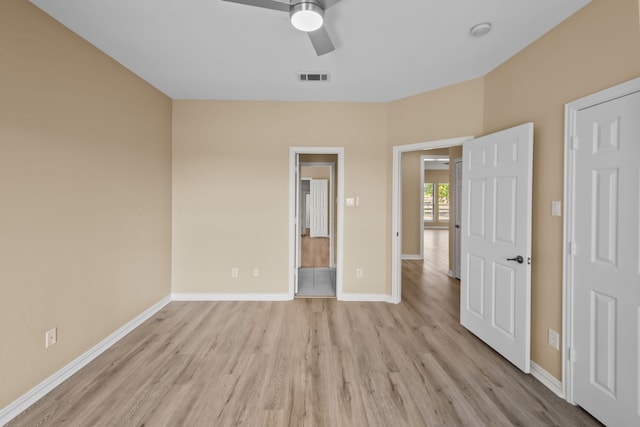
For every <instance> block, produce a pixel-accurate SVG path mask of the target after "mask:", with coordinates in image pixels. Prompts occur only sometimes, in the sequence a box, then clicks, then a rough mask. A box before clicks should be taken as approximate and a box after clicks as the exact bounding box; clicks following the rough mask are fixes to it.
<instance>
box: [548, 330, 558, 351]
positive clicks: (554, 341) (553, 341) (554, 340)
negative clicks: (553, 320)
mask: <svg viewBox="0 0 640 427" xmlns="http://www.w3.org/2000/svg"><path fill="white" fill-rule="evenodd" d="M549 346H550V347H553V348H555V349H556V350H560V335H559V334H558V333H557V332H556V331H554V330H553V329H549Z"/></svg>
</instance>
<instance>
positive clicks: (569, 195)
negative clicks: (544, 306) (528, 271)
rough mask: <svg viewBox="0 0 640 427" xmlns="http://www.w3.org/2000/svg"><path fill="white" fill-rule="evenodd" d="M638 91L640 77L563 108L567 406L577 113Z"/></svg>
mask: <svg viewBox="0 0 640 427" xmlns="http://www.w3.org/2000/svg"><path fill="white" fill-rule="evenodd" d="M639 91H640V78H637V79H634V80H631V81H629V82H626V83H622V84H619V85H617V86H614V87H611V88H609V89H605V90H602V91H600V92H597V93H594V94H593V95H589V96H586V97H584V98H581V99H578V100H576V101H573V102H570V103H568V104H566V105H565V109H564V111H565V116H564V117H565V119H564V120H565V128H564V210H565V216H564V229H563V233H562V234H563V236H562V243H563V254H562V276H563V277H562V300H563V304H562V306H563V317H562V323H563V324H562V330H563V334H562V355H563V357H562V384H563V392H564V397H565V399H567V401H569V403H572V404H575V401H574V399H573V366H572V364H571V363H570V360H569V359H570V358H571V357H573V355H572V354H571V350H570V349H571V348H572V347H573V335H574V334H573V331H574V324H573V294H574V291H573V288H574V283H573V256H572V255H571V248H572V241H573V239H574V236H573V226H574V217H575V214H576V209H575V207H574V205H573V204H574V198H573V197H574V192H573V188H574V178H573V175H574V173H575V164H574V151H573V144H574V136H575V128H576V119H577V115H578V112H579V111H580V110H583V109H585V108H589V107H592V106H594V105H597V104H602V103H604V102H608V101H612V100H614V99H617V98H620V97H623V96H627V95H631V94H632V93H635V92H639Z"/></svg>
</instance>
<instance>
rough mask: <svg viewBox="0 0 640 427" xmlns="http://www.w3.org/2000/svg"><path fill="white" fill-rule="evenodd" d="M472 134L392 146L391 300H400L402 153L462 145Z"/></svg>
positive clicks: (393, 301) (398, 301)
mask: <svg viewBox="0 0 640 427" xmlns="http://www.w3.org/2000/svg"><path fill="white" fill-rule="evenodd" d="M473 138H474V137H473V136H463V137H458V138H449V139H439V140H436V141H427V142H418V143H416V144H408V145H396V146H394V147H393V171H392V188H391V193H392V195H391V242H392V243H391V302H392V303H394V304H399V303H400V302H401V301H402V153H408V152H411V151H422V150H433V149H435V148H447V147H455V146H457V145H462V143H463V142H465V141H468V140H470V139H473Z"/></svg>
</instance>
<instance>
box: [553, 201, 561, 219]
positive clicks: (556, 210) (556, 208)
mask: <svg viewBox="0 0 640 427" xmlns="http://www.w3.org/2000/svg"><path fill="white" fill-rule="evenodd" d="M551 215H553V216H562V202H561V201H560V200H554V201H552V202H551Z"/></svg>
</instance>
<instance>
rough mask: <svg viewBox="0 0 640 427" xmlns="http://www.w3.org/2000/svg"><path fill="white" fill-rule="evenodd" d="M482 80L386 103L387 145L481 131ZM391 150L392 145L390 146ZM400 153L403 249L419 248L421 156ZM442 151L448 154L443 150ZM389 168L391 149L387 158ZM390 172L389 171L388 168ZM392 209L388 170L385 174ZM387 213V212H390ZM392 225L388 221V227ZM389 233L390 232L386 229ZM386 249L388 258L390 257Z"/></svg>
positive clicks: (413, 252)
mask: <svg viewBox="0 0 640 427" xmlns="http://www.w3.org/2000/svg"><path fill="white" fill-rule="evenodd" d="M483 105H484V84H483V80H482V79H475V80H471V81H468V82H463V83H459V84H457V85H453V86H448V87H445V88H442V89H438V90H435V91H432V92H427V93H424V94H421V95H416V96H412V97H409V98H405V99H401V100H399V101H395V102H391V103H389V104H387V106H388V114H389V126H388V143H389V146H390V147H392V146H396V145H405V144H412V143H416V142H427V141H435V140H439V139H448V138H455V137H461V136H468V135H480V134H481V133H482V108H483ZM390 151H391V149H390ZM423 153H424V152H423V151H419V152H414V153H404V154H403V155H402V253H403V254H404V255H417V254H419V252H420V234H419V233H421V232H422V223H421V221H420V194H421V191H420V173H421V168H420V156H421V155H422V154H423ZM444 154H447V153H446V151H444ZM388 163H389V168H391V153H390V152H389V158H388ZM390 172H391V171H390ZM388 180H389V182H388V185H389V188H388V194H387V197H388V210H389V212H390V211H391V189H390V186H391V173H390V174H389V177H388ZM389 215H390V214H389ZM390 228H391V226H390V225H389V230H390ZM389 233H391V232H390V231H389ZM390 251H391V250H390V249H389V258H391V252H390Z"/></svg>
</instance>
